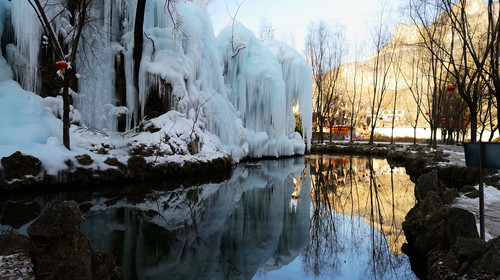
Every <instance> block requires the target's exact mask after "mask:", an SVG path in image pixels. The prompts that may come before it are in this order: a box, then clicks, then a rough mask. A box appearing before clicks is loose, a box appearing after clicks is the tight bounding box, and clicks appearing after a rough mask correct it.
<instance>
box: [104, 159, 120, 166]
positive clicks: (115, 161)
mask: <svg viewBox="0 0 500 280" xmlns="http://www.w3.org/2000/svg"><path fill="white" fill-rule="evenodd" d="M104 163H105V164H107V165H110V166H118V163H119V161H118V159H117V158H115V157H108V158H106V160H104Z"/></svg>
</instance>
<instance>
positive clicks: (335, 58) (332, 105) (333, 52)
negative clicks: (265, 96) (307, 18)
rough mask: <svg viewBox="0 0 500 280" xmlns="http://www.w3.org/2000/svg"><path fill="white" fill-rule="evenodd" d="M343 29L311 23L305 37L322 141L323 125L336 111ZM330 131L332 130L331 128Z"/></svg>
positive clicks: (322, 23) (315, 116) (315, 113)
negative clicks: (334, 29) (333, 29)
mask: <svg viewBox="0 0 500 280" xmlns="http://www.w3.org/2000/svg"><path fill="white" fill-rule="evenodd" d="M343 55H344V50H343V28H340V27H339V28H338V29H337V30H336V31H332V29H331V28H330V27H329V26H328V25H327V24H326V23H325V22H319V23H318V24H317V25H315V24H311V26H310V27H309V32H308V34H307V37H306V59H307V60H308V62H309V64H310V65H311V68H312V72H313V81H314V82H313V83H314V90H315V97H314V102H313V116H314V118H315V121H316V123H318V124H319V132H320V141H321V142H323V140H324V139H323V126H324V125H325V123H326V121H327V120H328V119H330V122H329V126H330V128H331V125H332V123H331V120H332V118H333V117H334V115H333V114H334V112H336V111H337V109H338V107H340V105H339V101H340V93H339V92H338V89H339V83H337V82H338V81H339V74H340V71H341V68H340V66H341V65H342V62H343ZM330 130H331V129H330Z"/></svg>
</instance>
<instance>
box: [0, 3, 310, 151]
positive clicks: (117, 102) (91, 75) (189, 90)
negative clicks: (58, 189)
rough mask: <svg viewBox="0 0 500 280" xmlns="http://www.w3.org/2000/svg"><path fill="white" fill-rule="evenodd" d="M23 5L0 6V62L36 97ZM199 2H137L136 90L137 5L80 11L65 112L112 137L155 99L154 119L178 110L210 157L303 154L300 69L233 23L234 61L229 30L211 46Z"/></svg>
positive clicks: (276, 47)
mask: <svg viewBox="0 0 500 280" xmlns="http://www.w3.org/2000/svg"><path fill="white" fill-rule="evenodd" d="M46 1H48V2H51V1H52V0H46ZM25 2H26V1H13V2H9V1H8V0H0V8H1V9H0V10H1V11H3V13H4V14H5V13H6V11H8V12H9V13H11V14H12V17H11V19H10V21H11V25H12V28H13V30H14V32H15V38H16V45H14V44H10V45H8V46H7V48H6V50H7V51H8V52H9V54H7V55H5V56H6V57H7V58H11V61H9V64H10V65H11V68H12V69H13V75H14V78H15V79H16V80H17V81H19V82H20V84H21V85H22V86H23V88H25V89H28V90H30V91H34V92H38V91H39V87H40V85H41V83H40V81H39V74H37V73H38V72H37V71H38V57H39V50H40V46H41V45H42V44H46V43H47V42H46V40H47V39H44V36H43V32H42V31H43V30H42V28H41V25H40V23H39V22H38V18H37V17H36V16H34V15H33V16H26V15H28V14H29V15H31V14H33V9H32V7H31V6H30V5H29V4H27V3H25ZM204 2H205V1H195V2H186V3H177V4H176V6H175V7H173V8H172V9H171V11H172V13H169V12H168V10H167V9H166V7H165V0H148V1H147V2H146V9H145V17H144V18H145V20H144V34H145V38H144V43H143V53H142V60H141V65H140V70H139V80H138V88H136V87H135V86H134V82H133V81H134V79H133V76H134V74H133V69H134V65H133V59H132V54H133V53H132V52H133V46H134V42H133V29H134V23H135V13H136V5H137V3H136V2H135V1H126V0H115V1H107V0H97V1H94V2H93V3H94V4H93V5H92V7H91V8H90V10H89V18H92V19H93V21H92V24H91V25H89V26H87V27H85V28H84V30H83V37H84V38H85V40H84V43H82V44H81V45H80V50H79V53H78V55H79V56H78V58H77V59H76V62H75V65H74V69H76V71H77V72H78V77H79V81H78V84H79V90H78V93H77V95H76V98H75V107H76V108H77V109H78V110H79V112H80V113H81V118H82V119H81V123H82V124H87V125H88V126H90V127H94V128H97V129H101V130H107V131H117V130H118V126H119V119H120V118H122V119H123V117H124V116H126V118H125V119H126V120H127V121H126V125H123V126H125V127H126V128H127V129H130V128H133V127H134V126H135V125H138V124H139V122H140V121H141V120H142V119H143V118H144V117H145V115H146V114H148V104H150V103H154V102H157V101H158V100H160V101H161V102H164V103H165V106H161V108H162V109H163V110H164V111H168V110H170V111H175V112H178V113H179V116H182V117H183V118H185V119H187V120H189V121H190V122H191V123H193V125H192V127H190V128H189V129H188V130H189V131H186V133H188V134H189V133H190V131H197V132H198V131H202V133H205V134H207V135H208V134H209V135H216V136H217V137H218V138H219V139H220V143H221V147H220V150H224V151H227V152H228V153H231V154H232V155H233V158H234V159H236V160H238V159H240V158H242V157H245V156H251V157H261V156H282V155H293V154H303V153H304V152H305V149H306V147H308V146H309V144H310V139H311V128H312V125H311V120H312V114H311V110H312V106H311V103H312V101H311V100H312V97H311V95H312V94H311V91H312V80H311V71H310V69H309V67H308V66H307V63H306V62H305V60H304V59H303V58H302V56H300V55H299V54H298V53H297V52H295V50H293V49H292V48H290V47H288V46H286V45H284V44H279V43H276V42H272V43H269V45H263V44H262V43H261V42H259V41H258V40H257V39H256V38H255V36H254V35H253V34H252V33H251V32H250V31H249V30H247V29H246V28H244V27H243V26H242V25H236V26H235V27H236V28H235V30H234V35H235V36H234V38H235V40H234V43H235V44H236V47H237V48H239V47H242V49H241V51H240V53H239V54H238V55H236V56H234V50H233V48H232V45H233V44H232V42H233V41H231V38H232V37H231V36H229V35H232V34H231V32H230V31H228V30H231V28H230V29H228V30H226V31H225V32H222V35H221V36H220V37H219V39H218V40H216V38H215V35H214V31H213V28H212V24H211V21H210V18H209V16H208V14H207V12H206V7H205V6H206V5H205V3H204ZM51 3H52V2H51ZM58 3H59V4H57V5H53V6H51V9H50V11H47V13H49V16H53V17H56V18H55V20H54V21H53V22H54V26H53V28H54V30H55V32H56V33H57V34H58V35H61V36H62V37H66V36H64V35H65V33H68V32H71V30H72V28H71V27H72V26H71V23H70V20H69V19H70V18H71V14H70V13H69V12H63V13H60V11H62V10H63V9H64V7H65V5H64V3H65V1H64V0H63V1H60V2H58ZM61 3H62V4H61ZM56 15H57V16H56ZM0 17H2V21H3V22H5V21H6V17H4V16H3V15H0ZM0 24H1V23H0ZM0 32H1V31H0ZM66 35H68V34H66ZM70 37H71V36H68V38H70ZM7 60H9V59H7ZM0 63H1V62H0ZM14 64H15V65H14ZM2 69H4V68H2ZM7 74H9V73H7ZM7 74H6V75H7ZM6 75H2V76H6ZM11 75H12V74H11ZM37 75H38V76H37ZM152 97H154V98H152ZM152 100H153V101H152ZM299 105H300V109H301V116H302V124H303V127H302V128H303V131H304V133H303V135H304V138H305V139H306V143H304V140H303V138H302V137H301V136H300V134H298V133H296V132H295V130H294V129H295V118H294V115H293V108H294V107H295V108H298V106H299ZM149 111H151V109H149ZM162 113H164V112H161V114H162ZM195 128H196V129H195ZM191 134H192V133H191ZM198 136H199V137H201V138H202V141H203V138H204V137H203V136H200V135H198ZM210 137H211V136H210Z"/></svg>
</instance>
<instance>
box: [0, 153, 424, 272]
mask: <svg viewBox="0 0 500 280" xmlns="http://www.w3.org/2000/svg"><path fill="white" fill-rule="evenodd" d="M397 173H402V174H401V175H400V174H398V175H396V174H397ZM402 175H404V170H401V169H397V168H391V167H389V166H388V165H387V163H386V162H385V161H379V160H374V159H370V160H367V159H360V158H352V157H310V158H307V161H305V159H304V158H290V159H283V160H272V161H271V160H270V161H262V162H259V163H255V164H240V165H239V166H238V167H237V168H236V169H235V171H234V175H233V176H232V178H231V179H230V180H228V181H226V182H224V183H222V184H207V185H203V186H198V187H188V188H183V187H180V188H177V189H174V190H171V189H166V188H164V187H162V186H157V187H154V188H151V187H149V188H143V187H137V186H133V187H129V188H126V189H123V190H121V191H117V190H116V189H115V190H108V191H103V192H93V193H91V192H89V193H86V194H78V195H76V194H69V193H62V194H57V195H55V196H56V197H57V198H58V199H75V200H77V201H78V202H79V205H80V207H81V209H84V210H85V214H84V217H83V218H84V219H83V221H82V231H83V232H84V233H85V234H87V235H88V236H89V237H90V238H91V240H92V242H93V244H94V246H95V247H96V248H98V249H104V250H107V251H109V252H111V253H113V254H114V255H115V256H116V257H117V262H118V263H119V264H120V265H121V266H122V268H123V271H124V273H125V275H126V276H127V279H252V278H254V279H276V278H280V279H304V278H315V279H319V278H324V279H331V278H335V279H415V276H413V273H412V272H411V270H410V266H409V262H408V260H407V258H406V256H405V255H401V252H400V250H399V248H400V246H401V243H402V242H404V235H403V233H402V230H401V222H402V220H403V219H404V215H406V212H407V211H408V210H409V209H410V208H411V207H412V206H413V204H414V198H413V187H412V185H411V184H410V183H408V182H409V179H408V177H407V176H406V175H404V176H402ZM400 178H405V179H400ZM49 200H50V198H49V197H38V198H35V199H33V198H24V199H22V200H17V201H14V200H13V199H10V200H8V201H0V229H2V228H4V227H6V225H11V226H15V227H16V228H19V229H21V232H22V231H23V229H24V230H25V228H26V227H27V226H28V225H29V223H30V221H31V220H32V219H33V217H34V215H35V214H36V212H39V211H40V209H42V207H43V205H44V204H46V203H47V202H48V201H49ZM22 201H26V202H27V203H26V202H22ZM35 208H36V209H35ZM16 209H23V211H24V212H26V213H25V214H23V218H16V219H13V218H12V215H11V214H8V213H16ZM17 212H19V211H17ZM370 225H373V226H374V227H371V226H370ZM388 244H389V245H388ZM389 247H390V248H391V250H389V249H388V248H389ZM391 251H392V253H391Z"/></svg>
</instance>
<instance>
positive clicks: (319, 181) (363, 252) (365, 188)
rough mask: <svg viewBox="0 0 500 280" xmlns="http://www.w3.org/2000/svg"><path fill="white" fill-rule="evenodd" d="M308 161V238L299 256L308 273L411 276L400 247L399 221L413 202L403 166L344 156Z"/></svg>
mask: <svg viewBox="0 0 500 280" xmlns="http://www.w3.org/2000/svg"><path fill="white" fill-rule="evenodd" d="M309 161H310V166H311V177H312V180H311V182H312V185H311V203H312V206H311V219H310V240H309V243H308V245H307V246H306V249H305V251H304V254H303V257H304V263H305V266H306V268H307V269H308V270H309V271H310V272H311V274H313V275H315V276H323V277H325V278H327V277H333V278H335V279H342V278H348V279H415V276H414V275H413V273H412V272H411V271H410V268H409V266H408V259H407V257H406V256H404V255H402V252H401V249H400V248H401V245H402V244H403V243H404V242H405V238H404V232H403V230H402V226H401V223H402V221H403V220H404V217H405V215H406V213H407V212H408V211H409V210H410V209H411V208H412V207H413V206H414V204H415V198H414V194H413V184H412V183H411V181H410V180H409V178H408V176H406V175H405V174H404V170H401V169H396V168H394V167H391V166H389V165H388V164H387V162H386V161H385V160H376V159H363V158H353V157H346V156H336V157H311V158H309ZM396 174H399V175H396ZM403 175H404V176H403ZM396 182H397V183H396ZM368 225H370V226H368ZM388 246H389V247H390V249H391V250H387V247H388ZM391 252H392V254H391ZM327 266H328V267H329V268H328V269H325V267H327ZM325 272H326V273H329V275H324V273H325Z"/></svg>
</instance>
